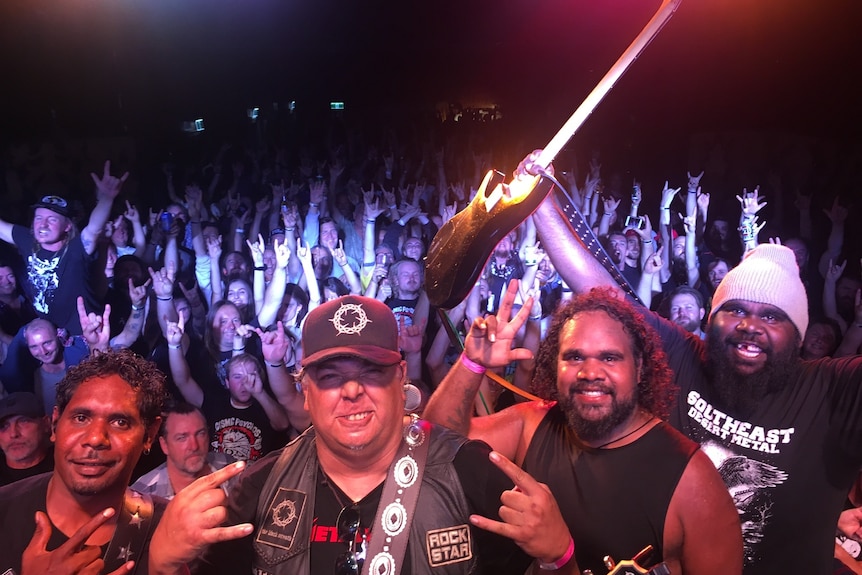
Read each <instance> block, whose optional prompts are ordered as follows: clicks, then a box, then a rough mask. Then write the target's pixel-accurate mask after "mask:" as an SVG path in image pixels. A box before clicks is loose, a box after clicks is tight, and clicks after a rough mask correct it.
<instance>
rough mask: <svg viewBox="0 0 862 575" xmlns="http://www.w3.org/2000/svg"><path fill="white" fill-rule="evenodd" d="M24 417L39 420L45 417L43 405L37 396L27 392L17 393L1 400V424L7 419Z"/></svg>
mask: <svg viewBox="0 0 862 575" xmlns="http://www.w3.org/2000/svg"><path fill="white" fill-rule="evenodd" d="M15 415H24V416H26V417H32V418H34V419H35V418H39V417H42V416H43V415H45V412H44V411H43V409H42V403H41V402H40V401H39V400H38V399H37V398H36V396H35V395H34V394H32V393H29V392H27V391H16V392H15V393H10V394H9V395H7V396H6V397H4V398H3V399H0V423H2V422H3V420H4V419H6V418H7V417H12V416H15Z"/></svg>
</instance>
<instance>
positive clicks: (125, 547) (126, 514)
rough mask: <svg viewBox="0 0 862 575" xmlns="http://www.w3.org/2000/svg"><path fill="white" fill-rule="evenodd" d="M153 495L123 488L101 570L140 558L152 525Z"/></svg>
mask: <svg viewBox="0 0 862 575" xmlns="http://www.w3.org/2000/svg"><path fill="white" fill-rule="evenodd" d="M154 524H155V521H153V498H152V497H151V496H150V495H149V494H146V493H138V492H137V491H132V490H131V489H126V496H125V497H124V498H123V507H122V509H121V510H120V517H119V518H118V519H117V528H116V530H115V531H114V536H113V537H112V538H111V542H110V543H108V549H107V550H106V551H105V554H104V556H103V557H104V560H105V568H104V572H105V573H112V572H113V571H115V570H116V569H119V568H120V567H122V566H123V565H124V564H125V563H126V562H127V561H135V564H136V565H137V563H138V562H140V560H141V555H142V554H143V552H144V544H145V543H146V541H147V539H148V537H149V535H150V531H151V530H152V529H153V527H154Z"/></svg>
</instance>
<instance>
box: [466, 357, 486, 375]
mask: <svg viewBox="0 0 862 575" xmlns="http://www.w3.org/2000/svg"><path fill="white" fill-rule="evenodd" d="M460 361H461V365H463V366H464V367H466V368H467V369H469V370H470V371H472V372H473V373H478V374H479V375H482V374H483V373H485V372H486V371H487V369H486V368H485V366H484V365H479V364H478V363H476V362H475V361H473V360H472V359H470V358H469V357H467V354H466V353H463V352H462V353H461V358H460Z"/></svg>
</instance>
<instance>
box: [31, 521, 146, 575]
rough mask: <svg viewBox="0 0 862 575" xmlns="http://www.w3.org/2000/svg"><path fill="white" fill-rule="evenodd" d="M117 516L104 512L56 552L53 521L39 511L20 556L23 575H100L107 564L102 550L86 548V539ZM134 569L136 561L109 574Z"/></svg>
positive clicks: (92, 546) (112, 574) (128, 562)
mask: <svg viewBox="0 0 862 575" xmlns="http://www.w3.org/2000/svg"><path fill="white" fill-rule="evenodd" d="M114 514H115V511H114V509H111V508H108V509H105V510H104V511H102V512H101V513H99V514H98V515H96V516H94V517H93V518H92V519H90V520H89V521H88V522H87V523H85V524H84V525H83V526H81V528H80V529H78V530H77V531H75V533H74V534H73V535H72V536H71V537H69V539H68V540H67V541H66V542H65V543H63V544H62V545H60V546H59V547H57V548H56V549H54V550H53V551H48V550H47V546H48V541H49V540H50V539H51V532H52V528H51V521H50V520H49V519H48V516H47V515H46V514H45V513H44V512H42V511H37V512H36V531H34V532H33V537H32V538H31V539H30V543H29V544H28V545H27V548H26V549H24V553H22V554H21V574H22V575H42V574H55V573H56V574H69V575H77V574H82V575H83V574H96V573H101V572H102V569H103V568H104V567H105V562H104V560H102V549H101V548H100V547H99V546H98V545H87V539H89V538H90V536H91V535H93V533H95V532H96V531H97V530H98V529H99V527H101V526H102V525H104V524H105V522H107V521H108V520H109V519H110V518H111V517H113V516H114ZM134 566H135V562H134V561H127V562H126V563H124V564H123V565H121V566H120V567H119V568H118V569H116V570H114V571H112V572H111V573H110V574H109V575H120V574H121V573H131V571H132V569H133V568H134Z"/></svg>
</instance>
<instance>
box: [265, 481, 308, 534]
mask: <svg viewBox="0 0 862 575" xmlns="http://www.w3.org/2000/svg"><path fill="white" fill-rule="evenodd" d="M305 499H306V494H305V493H303V492H302V491H296V490H295V489H285V488H284V487H279V488H278V491H277V492H276V494H275V497H273V498H272V502H271V503H270V504H269V509H268V510H267V512H266V515H264V517H263V521H262V522H261V526H260V528H259V529H258V530H257V538H256V540H257V541H258V543H263V544H265V545H272V546H273V547H278V548H279V549H290V548H291V546H293V542H294V539H295V538H296V530H297V528H298V527H299V518H300V517H301V516H302V510H303V509H304V508H305Z"/></svg>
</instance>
